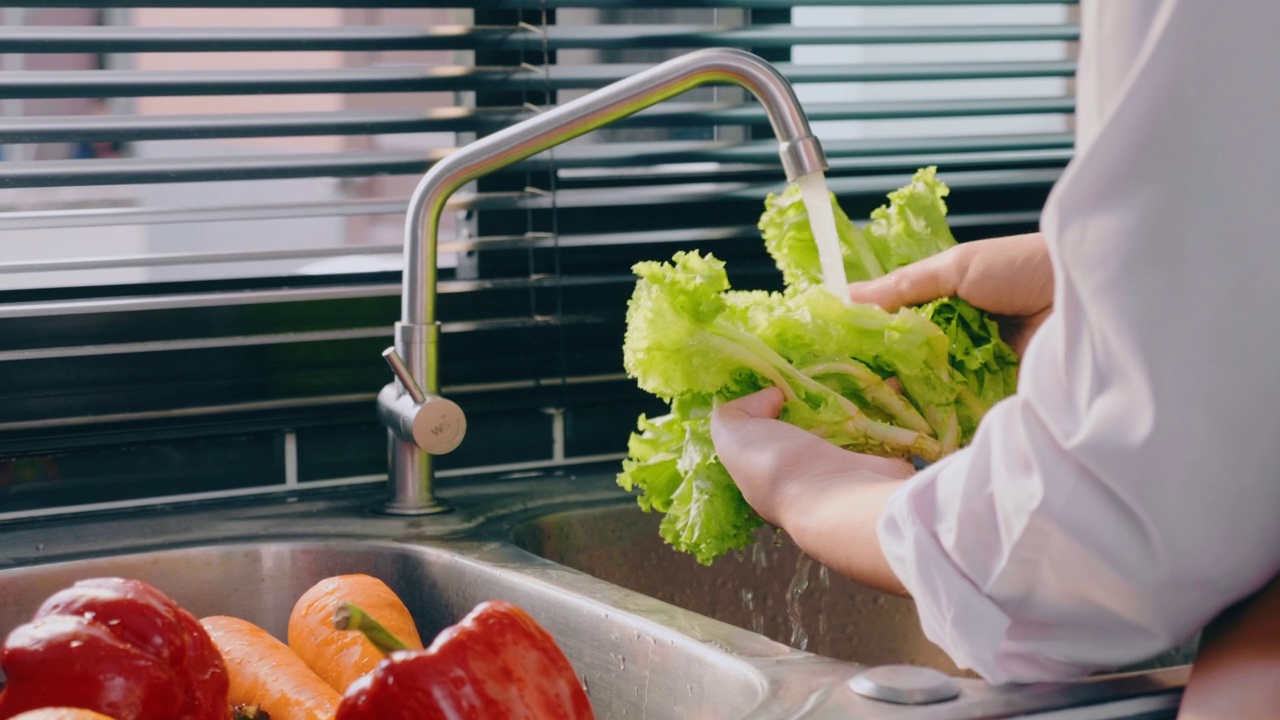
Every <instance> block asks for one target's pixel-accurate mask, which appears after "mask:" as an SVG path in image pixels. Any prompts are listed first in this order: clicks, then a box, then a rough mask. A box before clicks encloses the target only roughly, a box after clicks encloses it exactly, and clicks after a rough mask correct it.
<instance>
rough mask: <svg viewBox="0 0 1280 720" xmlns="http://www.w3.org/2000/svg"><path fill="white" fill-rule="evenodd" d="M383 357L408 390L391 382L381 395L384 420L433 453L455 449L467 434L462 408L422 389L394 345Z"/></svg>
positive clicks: (379, 395) (389, 425)
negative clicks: (399, 388) (400, 388)
mask: <svg viewBox="0 0 1280 720" xmlns="http://www.w3.org/2000/svg"><path fill="white" fill-rule="evenodd" d="M382 357H383V358H384V359H385V360H386V361H387V364H388V365H390V366H391V372H393V373H395V376H396V378H397V379H398V380H399V381H400V384H401V385H403V386H404V389H405V393H406V394H405V395H400V394H399V393H397V392H395V386H394V385H388V386H387V387H385V388H383V392H381V393H379V394H378V415H379V417H380V419H381V420H382V423H383V424H384V425H386V426H387V427H388V428H389V429H390V430H391V432H393V433H395V434H396V436H397V437H399V438H400V439H401V440H404V441H405V442H411V443H413V444H414V445H417V446H418V447H419V448H421V449H422V450H424V451H426V452H428V453H430V454H432V455H445V454H448V453H451V452H453V451H454V449H456V448H457V447H458V445H459V444H461V443H462V438H463V437H464V436H465V435H466V434H467V416H466V414H465V413H463V412H462V408H460V407H458V404H457V403H455V402H454V401H452V400H449V399H448V398H442V397H440V396H439V395H428V394H427V393H425V392H423V391H422V388H421V387H419V386H418V383H417V382H416V381H414V379H413V375H412V374H410V372H409V367H408V366H407V365H405V362H404V358H402V357H400V353H398V352H396V349H395V348H394V347H389V348H387V349H386V350H384V351H383V352H382Z"/></svg>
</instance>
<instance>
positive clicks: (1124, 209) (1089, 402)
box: [879, 0, 1280, 683]
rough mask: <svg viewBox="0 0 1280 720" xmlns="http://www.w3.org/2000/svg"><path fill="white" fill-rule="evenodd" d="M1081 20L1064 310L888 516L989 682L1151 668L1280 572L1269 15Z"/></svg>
mask: <svg viewBox="0 0 1280 720" xmlns="http://www.w3.org/2000/svg"><path fill="white" fill-rule="evenodd" d="M1081 10H1082V28H1083V37H1082V42H1081V58H1080V70H1079V92H1078V97H1079V100H1078V102H1079V109H1078V114H1077V119H1078V123H1079V131H1078V132H1079V138H1078V143H1077V152H1076V156H1075V159H1074V160H1073V161H1072V162H1071V164H1070V166H1069V167H1068V168H1067V170H1066V172H1065V174H1064V175H1063V177H1062V178H1061V180H1060V181H1059V182H1058V184H1057V186H1056V187H1055V188H1054V190H1053V193H1052V194H1051V196H1050V199H1049V202H1048V204H1047V205H1046V207H1045V210H1044V215H1043V217H1042V220H1041V227H1042V230H1043V232H1044V235H1045V239H1046V242H1047V244H1048V247H1049V250H1050V253H1051V256H1052V258H1053V264H1054V281H1055V287H1054V312H1053V314H1052V316H1051V317H1050V318H1049V319H1048V320H1047V321H1046V323H1045V324H1044V325H1043V326H1042V327H1041V329H1040V331H1039V332H1038V333H1037V334H1036V337H1035V338H1034V339H1033V341H1032V342H1031V344H1030V346H1029V347H1028V349H1027V351H1026V355H1025V357H1024V358H1023V363H1022V368H1021V375H1020V379H1019V387H1018V394H1017V395H1016V396H1014V397H1012V398H1010V399H1008V400H1006V401H1004V402H1002V403H1000V404H998V405H997V406H996V407H995V408H993V409H992V410H991V412H990V413H989V414H988V415H987V417H986V418H985V419H984V420H983V422H982V424H981V427H980V428H979V431H978V433H977V436H976V437H975V438H974V441H973V443H972V445H971V446H970V447H968V448H967V449H965V450H962V451H960V452H958V453H955V454H954V455H952V456H951V457H949V458H947V459H945V460H943V461H941V462H938V463H936V464H935V465H933V466H931V467H929V468H927V469H926V470H924V471H922V472H921V473H919V474H918V475H917V476H916V477H914V478H913V479H912V480H910V481H909V482H908V483H907V484H906V485H905V486H904V487H903V488H902V489H901V490H900V491H899V492H898V493H897V494H896V495H895V496H894V497H893V499H892V500H891V501H890V503H889V506H888V508H887V510H886V512H885V514H884V515H883V516H882V518H881V523H880V527H879V536H880V541H881V543H882V546H883V549H884V551H885V553H886V555H887V556H888V559H889V562H890V565H891V566H892V567H893V569H894V571H895V572H896V574H897V575H898V577H899V579H901V580H902V582H903V584H905V585H906V587H907V588H908V590H910V592H911V594H912V596H913V597H914V598H915V601H916V603H917V605H918V607H919V610H920V617H921V622H922V624H923V627H924V631H925V634H926V635H927V636H928V637H929V638H930V639H931V640H932V641H933V642H935V643H937V644H938V645H939V646H941V647H942V648H943V649H944V650H946V651H947V652H948V653H949V654H950V655H951V657H952V658H953V659H954V660H955V661H956V662H957V663H958V664H959V665H961V666H962V667H968V668H972V669H973V670H975V671H976V672H978V673H979V674H980V675H982V676H983V677H984V678H986V679H987V680H989V681H992V682H996V683H1003V682H1034V681H1056V680H1067V679H1072V678H1076V677H1079V676H1081V675H1083V674H1086V673H1089V672H1093V671H1096V670H1101V669H1110V668H1115V667H1118V666H1121V665H1124V664H1127V663H1130V662H1135V661H1139V660H1142V659H1145V658H1148V657H1150V656H1153V655H1155V654H1158V653H1160V652H1162V651H1164V650H1166V649H1169V648H1171V647H1173V646H1175V645H1177V644H1178V643H1180V642H1182V641H1184V640H1186V639H1188V638H1190V637H1191V636H1193V635H1194V634H1195V633H1196V632H1198V631H1199V630H1200V628H1201V627H1202V626H1203V625H1204V624H1205V623H1206V622H1208V621H1209V620H1211V619H1212V618H1213V617H1214V615H1216V614H1217V613H1218V612H1219V611H1221V610H1222V609H1224V608H1225V607H1226V606H1227V605H1229V604H1231V603H1232V602H1234V601H1236V600H1238V599H1240V598H1242V597H1244V596H1245V595H1247V594H1249V593H1251V592H1253V591H1254V590H1256V589H1258V588H1260V587H1261V586H1262V585H1263V584H1265V582H1266V581H1267V580H1269V579H1270V578H1271V577H1272V576H1274V575H1275V574H1276V573H1277V571H1280V197H1278V196H1277V187H1278V185H1280V2H1275V1H1274V0H1236V1H1233V2H1221V3H1217V2H1208V0H1199V1H1197V0H1108V1H1107V2H1105V3H1103V2H1089V0H1085V2H1083V3H1082V8H1081Z"/></svg>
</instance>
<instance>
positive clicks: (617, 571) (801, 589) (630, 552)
mask: <svg viewBox="0 0 1280 720" xmlns="http://www.w3.org/2000/svg"><path fill="white" fill-rule="evenodd" d="M661 519H662V516H661V515H658V514H657V513H645V512H641V511H640V510H639V508H637V507H636V505H635V503H634V502H632V501H631V500H630V499H627V498H624V499H621V500H619V501H617V502H609V503H604V504H600V505H597V506H595V507H591V508H583V509H578V510H571V511H567V512H560V513H554V514H551V515H546V516H543V517H540V518H538V519H536V520H533V521H530V522H527V523H524V524H522V525H518V526H517V527H516V528H515V529H514V530H513V534H512V537H513V540H514V542H515V543H516V544H517V545H519V546H520V547H523V548H525V549H526V550H529V551H530V552H532V553H534V554H536V555H539V556H541V557H544V558H546V559H548V560H551V561H553V562H556V563H560V564H562V565H566V566H568V567H572V568H576V569H578V570H581V571H583V572H585V573H588V574H590V575H593V576H595V577H597V578H600V579H602V580H606V581H608V582H610V583H614V584H617V585H621V586H622V587H626V588H629V589H631V590H635V591H636V592H639V593H642V594H644V595H647V596H650V597H653V598H657V599H660V600H663V601H665V602H668V603H671V604H673V605H676V606H678V607H681V608H684V609H686V610H692V611H693V612H696V613H701V614H703V615H706V616H708V617H712V618H715V619H717V620H720V621H722V622H726V623H729V624H731V625H736V626H737V627H740V628H743V629H746V630H751V631H752V632H755V633H759V634H762V635H764V636H766V637H768V638H770V639H772V640H775V641H777V642H779V643H786V644H788V645H791V646H792V647H794V648H797V649H800V650H807V651H809V652H812V653H816V654H818V655H822V656H825V657H829V658H834V659H838V660H846V661H849V662H854V663H858V664H861V665H871V666H876V665H890V664H908V665H921V666H925V667H930V668H933V669H935V670H939V671H941V672H944V673H947V674H949V675H953V676H958V677H975V676H974V675H973V674H972V673H970V672H967V671H961V670H959V669H958V668H957V667H956V666H955V664H954V663H953V662H952V661H951V659H950V658H949V657H948V656H947V655H946V654H945V653H944V652H942V650H941V649H940V648H938V646H936V645H934V644H933V643H932V642H930V641H929V639H928V638H926V637H925V636H924V633H923V632H922V631H921V629H920V622H919V617H918V616H917V614H916V608H915V604H914V603H912V602H911V601H910V600H906V599H902V598H896V597H891V596H888V595H885V594H883V593H880V592H878V591H875V590H872V589H870V588H867V587H866V586H863V585H859V584H858V583H855V582H853V581H851V580H849V579H847V578H845V577H843V576H841V575H839V574H837V573H832V572H830V571H828V570H827V569H826V568H824V567H821V566H820V565H818V564H817V563H814V562H813V561H812V560H811V559H809V558H807V556H805V555H804V554H803V553H802V552H801V551H800V549H799V548H798V547H797V546H796V544H795V543H794V542H793V541H792V540H791V538H790V537H788V536H787V535H786V534H784V533H781V532H776V531H774V530H772V529H770V528H761V529H760V530H759V531H758V532H757V536H756V541H755V543H754V544H753V545H751V546H750V547H748V548H747V549H746V550H744V551H742V552H741V553H735V554H729V555H726V556H724V557H721V558H720V559H718V560H716V561H715V562H714V563H713V564H712V565H711V567H704V566H702V565H699V564H698V563H697V562H696V561H695V560H694V559H693V557H692V556H690V555H687V554H684V553H679V552H676V551H674V550H672V549H671V548H670V547H669V546H667V545H666V544H665V543H664V542H663V541H662V538H661V537H660V536H659V535H658V524H659V522H661ZM1195 648H1196V643H1195V641H1194V640H1193V641H1191V642H1189V643H1187V644H1185V645H1183V646H1181V647H1179V648H1175V649H1174V650H1171V651H1169V652H1167V653H1164V654H1163V655H1161V656H1159V657H1157V658H1153V659H1152V660H1150V661H1148V662H1145V663H1142V664H1140V665H1134V666H1132V667H1129V668H1124V669H1123V670H1124V671H1126V672H1129V671H1136V670H1152V669H1157V668H1164V667H1173V666H1178V665H1185V664H1188V663H1190V662H1191V660H1192V659H1193V658H1194V656H1195Z"/></svg>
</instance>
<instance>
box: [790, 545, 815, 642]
mask: <svg viewBox="0 0 1280 720" xmlns="http://www.w3.org/2000/svg"><path fill="white" fill-rule="evenodd" d="M812 568H813V558H811V557H809V556H808V555H805V554H803V553H801V554H800V560H799V562H797V563H796V574H795V576H794V577H792V578H791V585H790V586H788V587H787V620H789V621H790V622H791V647H794V648H796V649H797V650H807V649H808V648H809V634H808V633H807V632H805V629H804V624H803V623H802V622H801V618H800V596H801V595H803V594H804V591H805V590H807V589H808V588H809V571H810V570H811V569H812Z"/></svg>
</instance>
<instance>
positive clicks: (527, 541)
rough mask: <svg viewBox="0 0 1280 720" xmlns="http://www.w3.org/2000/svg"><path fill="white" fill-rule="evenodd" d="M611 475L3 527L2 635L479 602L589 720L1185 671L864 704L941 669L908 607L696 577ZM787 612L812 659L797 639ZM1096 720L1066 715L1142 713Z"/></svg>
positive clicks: (969, 713)
mask: <svg viewBox="0 0 1280 720" xmlns="http://www.w3.org/2000/svg"><path fill="white" fill-rule="evenodd" d="M611 470H612V468H606V469H604V470H602V471H597V472H586V473H582V474H578V475H572V474H546V475H540V476H532V477H514V476H513V477H505V478H504V477H486V478H468V479H459V480H456V481H451V482H449V483H447V484H445V485H444V486H443V487H442V488H441V493H440V494H441V496H442V497H443V498H444V499H445V500H446V501H448V502H449V503H450V504H451V505H453V507H454V508H455V510H454V511H453V512H451V513H448V514H446V515H438V516H433V517H430V518H402V517H401V518H397V517H388V516H383V515H377V514H374V513H371V512H369V508H370V507H371V506H372V505H374V504H375V503H376V501H377V500H378V499H379V498H380V495H381V493H380V492H379V491H380V488H370V489H367V490H357V491H344V492H340V493H330V494H316V493H314V492H312V493H299V494H296V495H292V496H282V497H276V498H267V499H262V498H260V499H254V500H241V501H237V502H235V503H230V504H222V505H208V506H176V507H166V508H157V509H153V510H149V511H145V512H132V513H120V514H114V515H111V514H108V515H102V516H97V517H82V518H57V519H50V520H41V521H31V522H24V523H11V524H9V525H6V526H3V527H0V632H6V631H7V630H8V629H10V628H12V627H14V626H15V625H17V624H19V623H21V622H24V621H26V620H27V619H28V618H29V617H30V615H31V613H32V611H34V609H35V608H36V607H37V606H38V605H39V603H40V602H41V601H42V600H43V599H44V598H45V597H47V596H48V595H49V594H51V593H52V592H54V591H55V590H58V589H60V588H62V587H66V586H68V585H70V584H71V583H72V582H74V581H75V580H76V579H79V578H84V577H91V576H101V575H121V576H129V577H136V578H139V579H142V580H145V581H147V582H150V583H152V584H154V585H156V586H158V587H160V588H161V589H163V590H164V591H165V592H167V593H169V594H170V595H172V596H173V597H174V598H176V599H177V600H178V601H179V602H180V603H182V604H183V605H185V606H186V607H188V608H189V609H190V610H191V611H192V612H194V613H196V614H197V615H206V614H215V613H217V614H232V615H237V616H240V617H243V618H245V619H247V620H250V621H253V622H255V623H257V624H259V625H261V626H263V627H264V628H266V629H267V630H268V631H270V632H272V633H274V634H276V635H277V636H278V637H284V633H285V624H286V620H287V618H288V615H289V611H290V610H291V609H292V607H293V603H294V601H295V600H296V599H297V597H298V596H299V595H300V594H301V593H302V592H303V591H304V590H306V589H307V588H308V587H310V586H311V585H312V584H313V583H315V582H316V581H317V580H319V579H321V578H324V577H327V576H330V575H334V574H338V573H350V572H362V573H368V574H371V575H375V576H377V577H380V578H382V579H383V580H385V581H386V582H387V583H388V584H390V585H391V586H392V587H393V588H394V589H395V590H396V591H397V592H398V593H399V594H400V595H401V597H403V598H404V600H405V603H406V604H407V605H408V607H409V609H410V610H411V611H412V612H413V614H414V616H415V617H416V619H417V620H418V623H419V625H420V627H421V630H422V633H423V635H424V636H425V637H430V636H432V635H434V633H435V632H437V631H438V630H440V629H441V628H443V627H445V626H447V625H449V624H452V623H454V622H456V621H457V620H458V619H460V618H461V617H462V616H463V615H464V614H465V613H466V612H467V611H469V610H470V609H471V608H472V607H474V606H475V605H476V604H477V603H479V602H481V601H483V600H487V599H493V598H501V599H506V600H509V601H511V602H514V603H516V604H517V605H520V606H521V607H523V608H525V609H526V610H527V611H528V612H530V614H532V615H533V616H534V617H535V618H536V619H537V620H538V621H539V622H540V623H542V624H543V625H544V626H545V627H546V628H547V629H548V630H550V631H551V633H552V634H553V635H554V636H555V637H556V639H557V641H558V642H559V643H560V644H561V646H562V647H563V648H564V650H565V652H566V654H567V655H568V656H569V659H570V661H571V662H572V663H573V664H574V667H575V669H576V670H577V671H578V672H579V673H580V674H581V676H582V678H583V681H584V682H585V684H586V686H587V690H588V694H589V695H590V697H591V701H592V704H593V706H594V708H595V710H596V713H597V717H599V718H601V719H602V720H604V719H606V718H653V719H655V720H661V719H663V718H673V719H674V718H679V719H682V720H689V719H695V718H696V719H702V718H726V719H729V718H733V719H743V720H747V719H750V720H766V719H769V720H775V719H782V718H788V719H790V718H808V719H813V718H902V719H905V720H911V719H917V720H978V719H980V718H1010V717H1024V716H1027V717H1034V716H1033V715H1031V713H1034V712H1042V711H1047V710H1051V709H1060V708H1064V707H1077V708H1078V707H1081V706H1083V705H1091V706H1092V707H1093V708H1094V710H1097V709H1098V708H1100V707H1101V706H1102V705H1107V706H1108V707H1110V706H1112V705H1114V706H1115V707H1118V708H1119V707H1123V708H1130V709H1136V710H1137V711H1143V712H1147V713H1151V712H1155V713H1157V714H1147V715H1144V716H1143V717H1144V720H1147V718H1150V719H1151V720H1156V719H1157V718H1161V717H1172V715H1171V714H1168V712H1166V711H1169V709H1170V708H1172V707H1175V706H1176V702H1177V695H1178V692H1179V688H1180V687H1181V685H1182V684H1183V683H1184V682H1185V680H1186V671H1185V669H1174V670H1165V671H1157V672H1147V673H1140V674H1134V675H1129V676H1123V677H1107V678H1098V679H1096V680H1093V681H1091V682H1089V683H1083V684H1078V685H1071V686H1033V687H1003V688H997V687H992V686H989V685H987V684H985V683H983V682H981V681H979V680H975V679H969V678H964V677H961V678H958V679H957V682H958V683H959V684H960V686H961V689H962V694H961V696H960V698H958V699H956V700H953V701H950V702H946V703H940V704H937V705H930V706H922V707H911V706H904V705H892V704H886V703H882V702H877V701H874V700H870V699H867V698H864V697H861V696H858V695H856V694H854V693H853V692H852V691H851V690H850V688H849V685H848V683H849V680H850V679H851V678H853V677H854V676H856V675H857V674H858V673H860V672H862V671H863V670H865V669H866V666H868V665H880V664H885V663H896V662H910V663H914V664H923V665H928V666H931V667H935V668H939V669H942V670H944V671H947V672H952V673H954V672H955V668H954V667H953V666H951V665H950V663H949V662H948V661H947V660H946V658H945V657H944V656H943V655H942V654H941V653H940V652H939V651H938V650H937V649H936V648H934V647H933V646H932V645H931V644H929V643H928V641H927V640H925V639H924V638H923V636H922V635H921V634H920V632H919V629H918V625H917V624H916V621H915V615H914V610H913V608H912V607H911V605H910V603H907V602H904V601H895V600H890V599H887V598H882V597H881V596H879V595H876V594H873V593H871V592H870V591H867V590H865V589H863V588H861V587H859V586H857V585H855V584H853V583H850V582H848V581H845V580H843V579H841V578H838V577H836V576H827V575H825V574H824V573H822V572H821V571H820V569H819V568H818V567H816V566H815V567H811V568H810V569H809V570H808V572H807V574H806V573H801V577H806V576H807V579H808V587H807V588H806V589H804V590H803V592H797V590H798V589H799V585H798V584H797V585H794V586H793V584H792V582H793V580H795V579H796V577H797V572H796V570H797V565H798V564H800V562H801V559H800V555H799V553H798V552H797V551H796V548H795V547H794V546H793V545H791V544H790V543H789V541H787V540H785V538H776V537H774V536H772V535H770V534H769V533H767V532H762V535H761V539H760V542H758V543H757V545H756V546H755V547H753V548H752V549H750V550H749V551H748V552H746V553H743V554H742V556H741V557H727V558H724V559H722V560H720V561H718V562H717V563H716V564H715V565H714V566H713V567H711V568H709V569H708V568H703V567H701V566H697V565H696V564H694V563H693V562H692V561H691V560H690V559H689V558H687V557H684V556H681V555H678V554H676V553H674V552H672V551H671V550H670V549H669V548H667V547H666V546H665V545H663V544H662V542H661V540H660V539H659V538H658V535H657V526H656V522H657V518H656V517H655V516H650V515H645V514H643V513H641V512H640V511H639V510H638V509H637V508H635V506H634V505H633V504H632V502H631V501H630V500H629V499H628V498H627V497H626V496H624V495H621V494H620V493H619V491H618V490H617V488H616V486H614V484H613V482H612V473H611V472H610V471H611ZM789 596H790V597H793V598H796V601H795V602H789ZM793 615H797V616H798V621H799V627H801V628H803V630H804V632H805V634H807V635H808V637H809V642H808V644H807V645H805V644H804V643H802V642H799V637H798V636H797V637H796V638H795V640H796V641H795V642H792V641H793V637H792V628H793V625H792V616H793ZM791 645H795V646H804V647H805V648H806V649H807V651H801V650H800V649H798V647H792V646H791ZM1134 703H1137V704H1136V705H1134ZM1100 704H1101V705H1100ZM1091 712H1093V714H1089V715H1079V716H1075V715H1072V716H1063V717H1064V718H1065V717H1072V718H1075V717H1080V718H1093V719H1101V718H1119V717H1131V716H1136V715H1137V714H1138V713H1137V712H1136V711H1135V712H1133V713H1130V714H1128V715H1125V714H1117V713H1115V712H1113V713H1111V714H1106V712H1104V711H1101V710H1098V711H1097V712H1094V711H1092V710H1091ZM1117 712H1118V711H1117ZM1099 713H1101V714H1099ZM1160 713H1165V714H1160Z"/></svg>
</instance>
